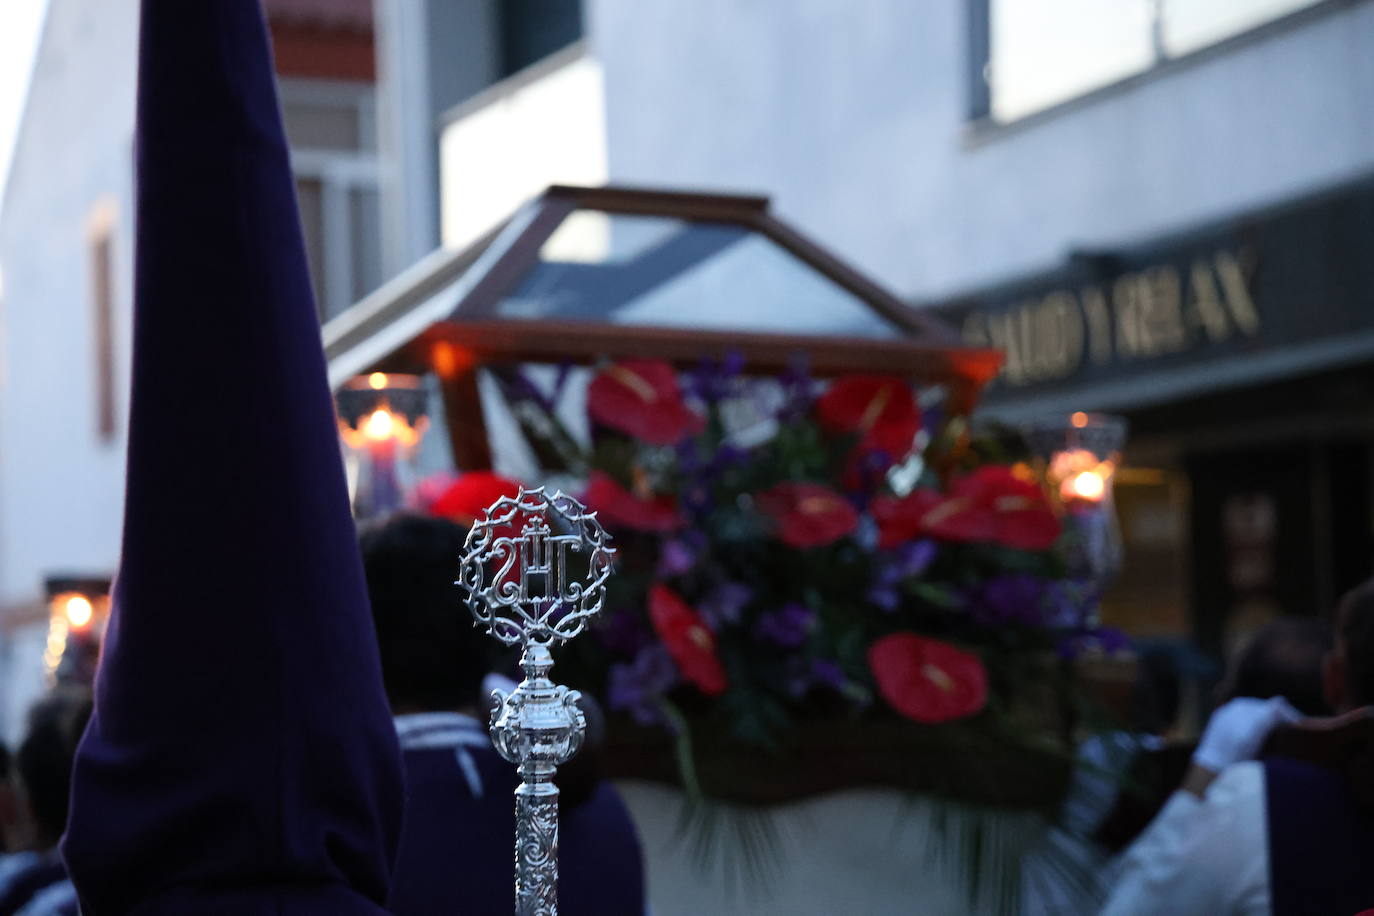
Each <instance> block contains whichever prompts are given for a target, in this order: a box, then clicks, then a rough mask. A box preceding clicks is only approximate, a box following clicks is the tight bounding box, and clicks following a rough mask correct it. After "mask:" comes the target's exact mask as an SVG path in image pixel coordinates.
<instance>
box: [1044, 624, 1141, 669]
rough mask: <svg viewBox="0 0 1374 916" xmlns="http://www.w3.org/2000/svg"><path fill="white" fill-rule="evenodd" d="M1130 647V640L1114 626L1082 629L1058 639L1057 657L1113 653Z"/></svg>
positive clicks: (1067, 657) (1065, 657)
mask: <svg viewBox="0 0 1374 916" xmlns="http://www.w3.org/2000/svg"><path fill="white" fill-rule="evenodd" d="M1130 647H1131V640H1130V637H1128V636H1127V635H1126V634H1125V633H1123V632H1121V631H1120V630H1118V629H1117V628H1116V627H1097V628H1096V629H1091V630H1082V631H1080V632H1078V633H1074V634H1072V635H1070V636H1066V637H1064V638H1063V639H1061V640H1060V641H1059V647H1058V651H1059V657H1060V658H1063V659H1068V660H1070V661H1071V660H1073V659H1076V658H1078V657H1079V656H1081V655H1115V654H1116V653H1118V652H1124V651H1126V650H1128V649H1129V648H1130Z"/></svg>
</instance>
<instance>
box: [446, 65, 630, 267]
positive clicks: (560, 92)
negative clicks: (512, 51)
mask: <svg viewBox="0 0 1374 916" xmlns="http://www.w3.org/2000/svg"><path fill="white" fill-rule="evenodd" d="M532 71H533V72H527V73H524V74H520V75H517V76H515V77H513V78H512V79H510V80H508V81H506V82H504V83H498V84H497V85H495V86H492V87H491V88H490V89H488V90H486V91H485V92H483V93H481V94H479V95H478V96H476V97H475V98H473V99H472V100H471V101H469V102H467V103H465V104H464V105H462V106H461V107H460V108H459V109H458V110H457V111H455V112H454V113H453V114H451V115H450V120H449V123H448V124H447V125H446V126H445V127H444V129H443V132H442V134H441V136H440V142H439V163H440V170H441V171H440V176H441V177H440V201H441V206H440V213H441V220H442V227H443V243H444V246H445V247H447V248H461V247H463V246H465V245H467V244H469V243H471V242H474V241H476V240H477V239H479V238H481V237H482V236H483V235H485V234H486V233H487V232H488V231H490V230H491V229H493V228H495V227H496V226H498V225H500V224H501V222H502V221H503V220H505V219H506V218H508V217H509V216H510V215H511V214H512V213H514V212H515V210H516V209H517V208H519V207H520V206H521V205H522V204H524V203H525V202H526V201H528V200H529V199H530V198H532V197H534V196H536V195H538V194H539V193H540V192H541V191H543V190H544V189H545V188H546V187H548V186H549V185H551V184H580V185H600V184H604V183H605V181H606V115H605V108H604V104H603V100H604V96H605V88H604V86H603V80H602V73H601V66H600V64H599V63H598V62H597V61H596V60H595V59H594V58H592V57H589V56H586V55H584V54H582V53H581V52H580V50H578V48H577V47H574V48H573V49H569V51H565V52H561V53H560V54H558V55H555V56H554V57H552V58H549V59H548V60H546V61H544V62H541V63H540V64H538V65H536V67H534V68H532ZM532 77H533V78H532Z"/></svg>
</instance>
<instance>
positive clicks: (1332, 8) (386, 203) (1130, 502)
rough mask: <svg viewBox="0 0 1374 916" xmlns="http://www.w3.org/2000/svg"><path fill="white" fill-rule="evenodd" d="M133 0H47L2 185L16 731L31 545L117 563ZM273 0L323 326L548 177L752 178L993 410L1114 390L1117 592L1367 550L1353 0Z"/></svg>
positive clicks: (1203, 607) (41, 571)
mask: <svg viewBox="0 0 1374 916" xmlns="http://www.w3.org/2000/svg"><path fill="white" fill-rule="evenodd" d="M136 6H137V4H136V3H134V2H133V0H100V2H96V0H51V2H50V4H49V11H48V18H47V22H46V25H45V28H44V32H43V38H42V43H41V46H40V50H39V54H38V59H37V64H36V68H35V72H34V78H33V83H32V86H31V89H30V93H29V99H28V105H27V107H26V111H25V115H24V118H23V124H22V129H21V132H20V137H19V141H18V145H17V148H16V155H15V160H14V165H13V170H12V172H11V175H10V180H9V182H8V185H7V189H6V192H5V197H4V203H3V209H0V270H3V276H4V288H3V292H0V297H2V298H0V307H2V308H3V312H0V332H2V333H3V336H2V341H3V342H2V343H0V346H2V347H3V373H4V378H3V385H2V386H0V619H3V621H4V623H3V629H2V630H0V632H3V633H4V642H3V650H0V651H3V653H4V654H3V659H4V663H3V669H0V690H2V691H3V703H2V704H0V717H2V718H0V729H3V731H4V733H5V734H7V735H9V736H11V737H12V736H13V734H14V731H15V729H16V728H17V727H18V718H17V716H18V712H19V711H20V710H22V709H23V708H24V707H25V706H26V705H27V703H28V699H29V697H31V696H32V694H33V692H34V691H35V690H36V689H37V686H38V685H39V684H41V678H42V654H43V647H44V641H45V639H46V638H47V636H46V634H47V625H46V620H47V613H48V612H47V610H46V609H45V605H44V590H43V582H44V580H45V578H46V577H51V576H55V575H79V576H100V575H108V574H109V573H110V572H111V571H112V570H113V568H114V566H115V565H116V561H117V552H118V543H119V525H120V511H121V505H120V501H121V495H122V470H123V468H122V463H123V433H124V426H125V418H124V412H125V409H126V406H127V397H126V387H127V372H128V366H129V353H128V340H129V333H128V322H129V309H130V298H131V296H130V286H131V272H132V260H131V251H130V243H131V240H132V225H131V217H132V210H133V208H132V190H133V188H132V150H131V148H130V146H131V137H132V117H133V99H134V89H135V86H134V62H135V48H136V38H137V36H136V34H135V31H136V26H135V22H136V18H137V17H136ZM265 6H266V7H267V9H268V12H269V16H270V18H271V23H272V27H273V33H274V38H275V41H276V50H277V62H278V69H279V71H280V73H281V76H282V99H283V106H284V108H285V113H286V118H287V126H288V132H289V134H290V139H291V142H292V146H293V150H292V155H293V162H294V165H295V168H296V173H297V183H298V190H299V196H300V202H301V209H302V221H303V224H304V229H305V232H306V238H307V242H308V246H309V252H310V258H311V267H312V271H313V274H314V279H315V283H316V288H317V291H318V293H319V300H320V309H321V318H322V320H329V319H332V318H334V317H336V316H337V315H339V314H340V313H342V312H343V311H345V310H346V309H347V308H348V307H349V306H350V305H352V304H353V303H355V302H358V301H359V300H361V299H364V298H365V297H367V296H369V295H374V296H382V297H386V296H402V295H405V294H406V291H407V290H409V289H412V288H413V286H414V283H415V282H417V280H416V278H417V277H421V276H423V273H424V270H423V268H422V267H417V265H423V264H424V263H426V258H427V257H429V256H430V255H431V252H433V251H434V250H435V249H448V250H456V249H461V248H463V247H464V246H467V245H469V244H471V243H473V242H474V241H475V240H478V239H480V238H482V237H484V236H485V235H487V234H488V233H490V232H491V231H492V230H493V229H495V228H496V227H498V226H500V225H501V224H502V223H503V222H504V221H505V220H506V219H508V218H509V216H510V215H511V213H512V212H514V211H515V210H516V209H517V208H518V207H519V206H520V205H521V204H522V203H523V202H525V201H526V200H527V199H529V198H530V197H532V196H533V195H535V194H537V193H538V192H539V191H540V190H542V189H543V188H544V187H545V186H546V185H548V184H550V183H555V182H564V183H574V184H602V183H611V184H618V185H630V186H651V187H669V188H674V189H691V190H720V191H733V192H745V193H763V194H767V195H770V196H771V198H772V200H773V205H774V207H775V209H776V210H777V212H778V213H779V214H780V215H781V216H782V217H784V218H785V219H787V220H789V221H790V222H792V223H794V224H795V225H797V226H798V227H799V228H800V229H802V230H803V231H805V232H806V233H808V234H809V235H811V236H813V237H815V238H817V239H818V240H820V241H821V242H823V243H824V244H826V245H829V246H831V247H832V248H834V249H835V250H836V251H838V252H839V253H840V254H841V255H842V256H844V257H845V258H846V259H848V260H850V261H851V262H853V263H855V264H856V265H857V266H859V267H860V268H862V269H864V270H866V271H868V272H869V273H871V274H872V275H873V276H875V277H876V278H877V279H879V280H880V281H882V282H883V283H884V284H886V285H887V286H888V287H889V288H890V289H892V290H893V291H895V292H897V293H898V294H900V295H901V296H902V297H904V298H905V299H906V300H907V301H909V302H910V303H912V305H914V306H918V307H923V308H924V307H929V308H934V309H937V310H939V311H940V312H941V313H943V314H944V315H945V316H946V317H948V318H949V319H950V320H951V321H952V322H954V323H955V324H956V326H958V327H959V328H961V329H962V331H963V333H964V335H965V336H966V338H967V339H968V340H969V341H970V342H972V343H978V344H983V343H992V344H994V345H996V346H999V347H1002V348H1004V349H1005V350H1006V351H1007V354H1008V363H1007V368H1006V371H1005V373H1004V377H1003V379H1002V380H1001V381H999V383H998V384H997V385H996V386H995V387H994V389H993V390H991V391H990V392H989V394H988V397H987V399H986V403H985V410H984V415H985V417H986V418H987V419H988V420H989V421H1002V422H1007V423H1011V424H1016V423H1019V422H1022V421H1024V420H1025V419H1027V418H1029V417H1032V416H1036V415H1039V414H1042V413H1065V412H1068V411H1075V410H1089V411H1090V410H1106V411H1112V412H1115V413H1122V414H1125V415H1126V416H1127V417H1129V419H1130V421H1131V423H1132V437H1131V439H1130V441H1129V443H1128V446H1127V457H1128V463H1129V465H1130V466H1129V467H1128V468H1126V469H1125V470H1123V471H1122V472H1121V475H1120V476H1119V478H1118V485H1119V489H1118V502H1119V507H1120V512H1121V519H1122V526H1123V534H1124V538H1125V556H1126V565H1125V569H1124V571H1123V573H1122V575H1121V577H1120V579H1119V580H1118V582H1117V584H1116V586H1115V588H1114V589H1113V592H1112V594H1111V595H1110V597H1109V600H1108V603H1107V607H1106V609H1105V614H1106V617H1107V619H1108V621H1109V622H1115V623H1118V624H1119V625H1122V626H1124V627H1126V628H1127V629H1128V630H1130V631H1132V632H1133V633H1136V634H1138V635H1145V636H1156V637H1169V638H1190V639H1196V640H1197V641H1198V642H1199V643H1200V644H1201V645H1202V646H1203V647H1204V648H1206V649H1207V650H1208V651H1211V652H1214V653H1219V652H1221V651H1222V650H1224V648H1225V647H1226V646H1227V645H1228V643H1229V642H1230V641H1231V640H1232V639H1234V638H1235V637H1236V636H1238V635H1239V634H1242V633H1243V632H1245V631H1247V630H1249V629H1251V628H1252V627H1253V626H1255V625H1257V624H1258V623H1260V622H1262V621H1263V620H1265V619H1267V618H1268V617H1269V616H1271V615H1273V614H1275V613H1277V612H1278V611H1280V610H1282V611H1285V612H1288V613H1297V614H1315V613H1318V612H1321V611H1323V610H1324V609H1326V608H1327V607H1329V606H1330V604H1331V603H1332V600H1333V599H1334V597H1335V595H1336V594H1337V593H1338V592H1339V591H1340V590H1341V589H1343V588H1344V587H1346V586H1348V585H1349V584H1351V583H1352V582H1354V581H1355V580H1357V579H1359V578H1362V577H1364V576H1365V575H1367V574H1368V573H1369V571H1370V568H1369V567H1370V559H1371V547H1372V546H1374V545H1371V535H1370V523H1371V516H1372V515H1374V513H1372V512H1371V489H1372V488H1371V469H1372V467H1374V452H1371V438H1374V409H1371V407H1370V406H1369V405H1370V404H1371V403H1374V400H1371V397H1370V394H1371V388H1374V266H1371V264H1374V262H1371V261H1370V259H1369V258H1368V256H1367V252H1368V251H1369V250H1371V243H1374V109H1371V108H1370V106H1369V105H1368V104H1367V101H1366V100H1367V98H1368V97H1369V96H1370V94H1371V90H1374V2H1369V0H1036V2H1030V0H928V2H922V3H911V2H909V0H861V2H858V3H841V2H836V0H750V2H739V0H692V2H683V0H648V2H633V3H632V2H625V0H586V2H580V0H376V2H375V5H374V3H373V2H371V0H265ZM207 178H208V179H211V180H212V176H207ZM417 270H418V271H419V272H418V273H417ZM388 281H389V282H388ZM379 288H380V292H376V293H374V290H378V289H379ZM189 295H194V291H190V290H188V296H189ZM431 438H432V439H435V440H438V439H439V438H440V437H431ZM186 460H188V461H190V460H195V456H192V455H188V456H186ZM206 486H207V499H208V501H209V504H212V502H213V489H214V482H213V481H207V482H206ZM206 521H207V524H211V523H213V519H212V518H208V517H207V520H206ZM188 536H193V533H188ZM188 600H193V598H190V599H188Z"/></svg>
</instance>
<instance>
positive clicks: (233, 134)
mask: <svg viewBox="0 0 1374 916" xmlns="http://www.w3.org/2000/svg"><path fill="white" fill-rule="evenodd" d="M135 145H136V157H137V169H138V172H137V214H136V215H137V239H136V249H137V250H136V258H135V261H136V264H135V292H134V325H135V326H134V348H133V349H134V365H133V391H132V399H131V418H130V426H129V451H128V484H127V499H126V506H125V518H124V541H123V556H122V560H121V565H120V569H119V573H118V577H117V582H116V586H115V595H114V610H113V616H112V619H111V624H110V629H109V635H108V641H107V643H106V646H105V652H104V658H103V660H102V662H101V665H100V668H99V672H98V675H97V681H96V706H95V715H94V717H93V718H92V720H91V723H90V726H89V727H88V729H87V732H86V735H85V737H84V739H83V741H82V744H81V747H80V750H79V752H78V755H77V760H76V766H75V774H74V780H73V782H74V784H73V788H72V807H71V818H70V822H69V828H68V831H67V835H66V838H65V840H64V844H63V849H64V854H65V857H66V860H67V862H68V865H69V867H70V871H71V875H72V878H73V880H74V882H75V884H76V886H77V889H78V891H79V893H80V896H81V900H82V905H83V908H84V912H85V913H86V914H87V916H123V914H131V916H160V914H167V916H190V914H195V916H218V914H233V916H257V914H262V916H267V914H272V916H353V914H376V913H381V912H384V910H383V904H384V901H385V900H386V897H387V894H388V892H389V886H390V871H391V865H392V860H393V856H394V852H395V848H396V842H397V839H398V836H399V832H400V820H401V809H402V792H401V765H400V754H399V748H398V745H397V742H396V734H395V730H394V728H393V727H392V723H391V719H390V715H389V711H388V709H387V705H386V700H385V696H384V694H383V690H382V682H381V671H380V665H379V663H378V658H377V648H376V644H375V637H374V634H373V629H372V622H371V617H370V613H369V611H368V605H367V598H366V591H365V588H364V584H363V574H362V565H361V561H360V559H359V556H358V548H357V543H356V540H355V533H354V530H353V523H352V518H351V515H350V511H349V506H348V500H347V493H346V490H345V484H344V473H343V468H342V466H341V461H340V455H339V446H338V441H337V433H336V427H335V422H334V416H333V405H332V401H331V397H330V393H329V391H328V387H327V384H326V381H325V363H324V357H323V353H322V351H321V346H320V336H319V326H318V324H317V319H316V313H315V308H314V302H313V298H312V294H311V290H310V280H309V275H308V272H307V268H306V257H305V248H304V245H303V242H302V239H301V233H300V220H299V216H298V214H297V210H296V200H295V192H294V186H293V182H292V176H291V170H290V163H289V157H288V152H287V146H286V140H285V138H284V135H283V130H282V124H281V118H280V114H279V109H278V103H277V97H276V90H275V85H274V78H273V69H272V61H271V50H270V47H269V42H268V38H267V31H266V27H265V24H264V22H263V18H262V12H261V9H260V6H259V3H258V0H144V2H143V9H142V33H141V46H140V62H139V89H138V124H137V132H136V144H135Z"/></svg>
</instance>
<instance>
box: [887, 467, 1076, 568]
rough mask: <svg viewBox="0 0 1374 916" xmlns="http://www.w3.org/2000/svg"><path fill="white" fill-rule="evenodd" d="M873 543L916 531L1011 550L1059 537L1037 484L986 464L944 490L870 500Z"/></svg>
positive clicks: (1046, 545) (1049, 543) (1045, 545)
mask: <svg viewBox="0 0 1374 916" xmlns="http://www.w3.org/2000/svg"><path fill="white" fill-rule="evenodd" d="M873 519H874V521H876V522H877V523H878V545H879V546H880V547H883V548H889V547H895V546H897V545H898V544H902V543H905V542H906V541H909V540H911V539H913V538H916V537H920V536H922V535H928V536H930V537H936V538H941V539H943V540H946V541H960V542H973V541H988V542H992V543H996V544H1001V545H1003V546H1005V547H1013V548H1015V549H1017V550H1049V549H1050V548H1051V547H1053V546H1054V542H1055V541H1056V540H1058V539H1059V532H1060V522H1059V518H1058V516H1056V515H1055V514H1054V511H1053V510H1052V509H1051V508H1050V506H1049V503H1047V502H1046V501H1045V496H1044V494H1043V493H1042V492H1041V491H1040V488H1039V487H1037V486H1036V485H1035V484H1033V483H1030V482H1028V481H1024V480H1021V479H1020V478H1018V477H1016V476H1015V475H1014V474H1012V472H1011V470H1010V469H1008V468H1005V467H1000V466H997V465H987V466H984V467H981V468H979V469H978V470H976V471H974V472H973V473H972V474H968V475H965V476H964V477H960V478H958V479H957V480H955V481H954V483H953V484H952V485H951V486H950V491H949V494H948V495H941V494H939V493H936V492H935V491H934V490H916V491H914V492H912V493H911V495H909V496H906V497H903V498H902V499H876V500H874V501H873Z"/></svg>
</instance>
